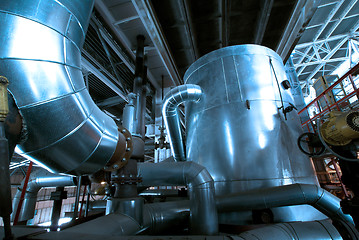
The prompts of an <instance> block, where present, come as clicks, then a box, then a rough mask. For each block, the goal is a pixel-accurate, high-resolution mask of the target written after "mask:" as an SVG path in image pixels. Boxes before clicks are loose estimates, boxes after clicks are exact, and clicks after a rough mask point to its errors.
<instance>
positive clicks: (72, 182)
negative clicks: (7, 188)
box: [11, 169, 77, 221]
mask: <svg viewBox="0 0 359 240" xmlns="http://www.w3.org/2000/svg"><path fill="white" fill-rule="evenodd" d="M24 182H25V179H24V180H23V181H22V183H21V186H24ZM76 184H77V181H76V177H73V176H67V175H59V174H53V173H49V172H48V171H46V170H44V169H40V170H39V171H36V172H33V173H31V175H30V178H29V182H28V184H27V188H26V193H25V197H24V201H23V204H22V208H21V211H20V215H19V221H27V220H30V219H32V218H33V217H34V213H35V207H36V200H37V194H38V192H39V191H40V189H41V188H44V187H65V186H76ZM21 192H22V188H18V189H17V192H16V195H15V197H14V200H13V209H14V211H13V214H12V216H11V218H12V220H13V219H14V217H15V212H16V209H17V207H18V205H19V201H20V197H21Z"/></svg>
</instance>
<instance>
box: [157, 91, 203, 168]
mask: <svg viewBox="0 0 359 240" xmlns="http://www.w3.org/2000/svg"><path fill="white" fill-rule="evenodd" d="M202 95H203V91H202V88H201V87H200V86H198V85H195V84H186V85H181V86H178V87H175V88H174V89H172V90H171V91H169V92H168V93H167V94H166V96H165V98H164V100H163V107H162V115H163V118H164V121H165V124H166V129H167V134H168V136H169V140H170V144H171V149H172V153H173V156H174V159H175V160H176V161H185V160H186V156H185V149H184V145H183V138H182V132H181V122H180V117H179V113H178V107H179V105H181V104H182V103H185V102H188V101H192V102H198V101H200V100H201V97H202Z"/></svg>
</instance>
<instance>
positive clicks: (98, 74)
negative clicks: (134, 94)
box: [81, 57, 128, 102]
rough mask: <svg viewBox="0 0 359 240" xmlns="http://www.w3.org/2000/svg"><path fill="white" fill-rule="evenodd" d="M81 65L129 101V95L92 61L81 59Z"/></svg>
mask: <svg viewBox="0 0 359 240" xmlns="http://www.w3.org/2000/svg"><path fill="white" fill-rule="evenodd" d="M81 65H82V66H83V67H84V68H86V69H87V70H88V71H90V72H91V73H92V74H94V75H95V76H96V77H97V78H98V79H100V80H101V81H102V82H103V83H104V84H106V86H108V87H109V88H110V89H111V90H112V91H114V92H115V93H116V94H117V95H118V96H120V97H121V98H122V99H123V100H124V101H126V102H128V100H127V96H126V95H125V94H124V93H123V92H122V90H121V89H120V88H119V87H118V86H116V84H114V83H113V81H111V80H110V79H109V78H108V77H106V76H105V75H104V74H103V73H102V72H101V71H100V70H99V69H98V68H97V67H95V66H94V65H93V64H92V63H91V62H90V61H88V60H87V59H86V58H84V57H83V58H82V59H81Z"/></svg>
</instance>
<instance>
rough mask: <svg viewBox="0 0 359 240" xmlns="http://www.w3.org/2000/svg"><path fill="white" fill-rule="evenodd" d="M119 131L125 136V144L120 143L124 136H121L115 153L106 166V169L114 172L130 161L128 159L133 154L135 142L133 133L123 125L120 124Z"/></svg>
mask: <svg viewBox="0 0 359 240" xmlns="http://www.w3.org/2000/svg"><path fill="white" fill-rule="evenodd" d="M118 131H119V133H120V135H122V136H123V137H124V139H125V140H124V141H125V144H122V143H120V141H121V139H123V137H119V142H118V144H117V147H116V150H115V153H114V154H113V156H112V158H111V159H110V161H109V162H108V163H107V165H106V166H105V167H104V170H105V171H109V172H112V171H116V170H119V169H120V168H123V167H124V166H125V165H126V164H127V163H128V160H129V159H130V157H131V155H132V151H133V143H132V135H131V133H130V132H129V131H128V130H127V129H126V128H124V127H123V126H118ZM120 146H121V147H120ZM123 146H124V148H123Z"/></svg>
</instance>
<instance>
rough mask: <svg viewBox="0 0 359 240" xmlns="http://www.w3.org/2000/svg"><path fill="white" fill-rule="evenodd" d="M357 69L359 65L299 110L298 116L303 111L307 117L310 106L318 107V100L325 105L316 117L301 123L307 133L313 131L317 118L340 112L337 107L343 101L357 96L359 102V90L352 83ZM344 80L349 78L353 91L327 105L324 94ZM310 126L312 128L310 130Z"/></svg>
mask: <svg viewBox="0 0 359 240" xmlns="http://www.w3.org/2000/svg"><path fill="white" fill-rule="evenodd" d="M358 69H359V63H358V64H357V65H355V66H354V67H353V68H352V69H350V70H349V71H348V72H347V73H346V74H344V75H343V76H342V77H341V78H339V79H338V81H336V82H335V83H334V84H333V85H331V86H330V87H329V88H327V89H326V90H325V91H324V92H323V93H321V94H320V95H319V96H318V97H316V98H315V99H314V100H313V101H311V102H310V103H309V104H308V105H307V106H305V107H304V108H303V109H302V110H300V111H299V112H298V115H301V114H303V113H304V112H305V111H306V112H307V114H308V116H309V112H308V109H309V107H310V106H312V105H316V106H317V107H318V106H319V104H318V103H319V100H321V99H324V101H325V102H326V103H327V104H326V107H325V108H324V109H320V108H319V109H320V112H319V113H318V114H316V115H314V116H313V117H312V118H309V120H307V121H306V122H304V123H302V126H303V128H304V127H307V129H308V131H309V132H311V131H312V130H313V131H315V127H314V125H313V122H314V121H315V120H317V119H318V118H321V117H322V116H324V115H325V114H327V113H329V112H330V111H332V110H338V111H340V110H341V109H340V107H339V105H340V104H341V103H343V102H345V101H348V100H349V99H350V98H351V97H353V96H354V95H357V97H358V101H359V89H357V87H356V86H355V83H354V81H353V77H352V74H353V73H354V72H355V71H357V70H358ZM346 78H349V81H350V83H351V84H352V86H353V89H354V91H352V92H351V93H349V94H348V95H346V96H344V97H343V98H341V99H339V100H338V101H336V102H335V103H334V104H331V105H329V104H328V101H327V99H326V94H327V93H329V92H330V91H331V90H333V88H334V87H335V86H337V85H338V84H340V83H341V82H342V81H344V80H345V79H346ZM310 125H311V127H312V128H310Z"/></svg>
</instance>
